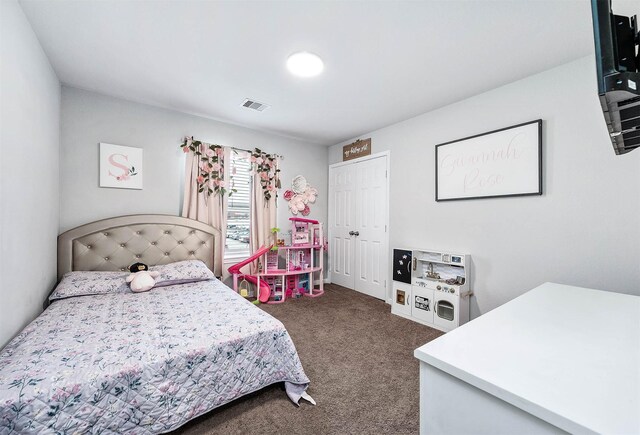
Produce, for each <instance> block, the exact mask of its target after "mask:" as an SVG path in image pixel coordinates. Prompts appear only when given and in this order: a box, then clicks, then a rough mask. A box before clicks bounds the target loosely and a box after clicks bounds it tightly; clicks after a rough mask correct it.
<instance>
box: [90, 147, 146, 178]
mask: <svg viewBox="0 0 640 435" xmlns="http://www.w3.org/2000/svg"><path fill="white" fill-rule="evenodd" d="M142 151H143V150H142V148H134V147H126V146H123V145H113V144H110V143H100V187H115V188H120V189H142Z"/></svg>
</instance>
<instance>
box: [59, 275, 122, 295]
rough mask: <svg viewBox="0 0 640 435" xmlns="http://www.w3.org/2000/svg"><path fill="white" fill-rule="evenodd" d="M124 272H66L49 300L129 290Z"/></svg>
mask: <svg viewBox="0 0 640 435" xmlns="http://www.w3.org/2000/svg"><path fill="white" fill-rule="evenodd" d="M127 275H129V274H128V273H126V272H86V271H76V272H68V273H65V275H64V276H63V277H62V280H61V281H60V284H58V286H57V287H56V289H55V290H54V291H53V293H51V296H49V300H50V301H55V300H57V299H64V298H70V297H74V296H88V295H101V294H107V293H126V292H131V289H130V288H129V284H127V283H126V281H125V278H126V277H127Z"/></svg>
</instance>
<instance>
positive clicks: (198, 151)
mask: <svg viewBox="0 0 640 435" xmlns="http://www.w3.org/2000/svg"><path fill="white" fill-rule="evenodd" d="M181 147H182V150H183V151H184V152H185V153H186V154H187V158H186V166H185V182H184V201H183V203H182V216H183V217H187V218H189V219H195V220H197V221H200V222H204V223H206V224H208V225H211V226H212V227H214V228H217V229H219V230H220V233H221V235H222V236H221V237H220V240H216V244H217V246H216V252H218V253H220V254H219V255H218V256H217V257H216V258H215V265H214V273H215V274H216V275H218V276H221V275H222V263H223V261H224V255H223V254H222V253H224V247H225V241H226V238H227V195H226V193H227V189H226V183H225V177H224V175H225V171H224V163H225V161H226V158H227V157H228V156H229V149H228V148H225V147H222V146H220V145H215V144H208V143H205V142H201V141H194V140H193V138H186V139H185V140H184V142H183V143H182V145H181Z"/></svg>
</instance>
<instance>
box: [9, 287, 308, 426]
mask: <svg viewBox="0 0 640 435" xmlns="http://www.w3.org/2000/svg"><path fill="white" fill-rule="evenodd" d="M276 382H285V386H286V387H287V392H288V393H289V394H290V397H292V399H293V400H294V401H296V402H297V400H298V399H299V397H300V394H302V393H303V392H304V390H305V389H306V386H307V385H308V383H309V379H308V378H307V376H306V375H305V373H304V370H303V369H302V364H301V363H300V359H299V358H298V354H297V352H296V349H295V347H294V345H293V342H292V341H291V338H290V337H289V334H288V333H287V331H286V329H285V328H284V326H283V325H282V323H281V322H279V321H278V320H276V319H275V318H273V317H272V316H270V315H269V314H267V313H265V312H264V311H262V310H260V309H258V308H256V307H255V306H253V305H252V304H251V303H249V302H247V301H245V300H244V299H243V298H242V297H240V296H239V295H237V294H236V293H234V292H233V291H232V290H230V289H229V288H228V287H227V286H225V285H224V284H222V283H221V282H220V281H217V280H213V281H203V282H196V283H190V284H182V285H176V286H170V287H165V288H157V289H154V290H152V291H150V292H148V293H142V294H133V293H120V294H105V295H94V296H79V297H73V298H70V299H64V300H60V301H57V302H55V303H54V304H53V305H52V306H50V307H49V308H48V309H47V310H46V311H45V312H44V313H43V314H42V315H41V316H40V317H38V318H37V319H36V320H34V321H33V322H32V323H31V324H30V325H29V326H27V328H25V330H24V331H23V332H22V333H21V334H19V335H18V336H17V337H16V338H15V339H13V340H12V341H11V342H10V343H9V344H8V345H7V346H6V347H5V349H4V350H2V352H1V353H0V433H2V434H5V433H12V432H19V433H25V432H45V433H47V432H49V433H54V432H55V433H65V432H73V433H81V432H91V433H100V432H106V433H109V432H118V433H122V432H129V433H160V432H167V431H170V430H173V429H175V428H177V427H179V426H180V425H182V424H184V423H185V422H186V421H188V420H190V419H192V418H194V417H197V416H198V415H200V414H203V413H205V412H207V411H209V410H211V409H213V408H216V407H218V406H220V405H223V404H225V403H228V402H230V401H232V400H233V399H236V398H238V397H240V396H243V395H245V394H248V393H251V392H253V391H256V390H259V389H261V388H263V387H265V386H267V385H270V384H273V383H276Z"/></svg>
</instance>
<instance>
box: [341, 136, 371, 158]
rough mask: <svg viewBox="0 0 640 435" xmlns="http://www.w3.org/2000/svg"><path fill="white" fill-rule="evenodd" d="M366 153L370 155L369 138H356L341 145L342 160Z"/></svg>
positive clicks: (365, 154)
mask: <svg viewBox="0 0 640 435" xmlns="http://www.w3.org/2000/svg"><path fill="white" fill-rule="evenodd" d="M368 155H371V138H369V139H358V140H357V141H355V142H353V143H350V144H349V145H345V146H343V147H342V161H343V162H346V161H347V160H353V159H357V158H358V157H364V156H368Z"/></svg>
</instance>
